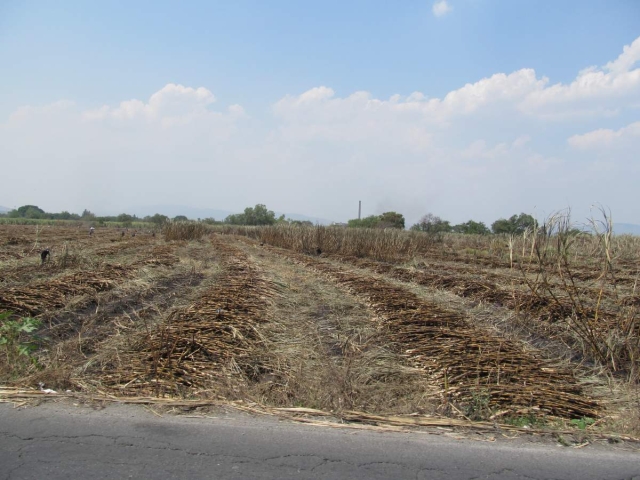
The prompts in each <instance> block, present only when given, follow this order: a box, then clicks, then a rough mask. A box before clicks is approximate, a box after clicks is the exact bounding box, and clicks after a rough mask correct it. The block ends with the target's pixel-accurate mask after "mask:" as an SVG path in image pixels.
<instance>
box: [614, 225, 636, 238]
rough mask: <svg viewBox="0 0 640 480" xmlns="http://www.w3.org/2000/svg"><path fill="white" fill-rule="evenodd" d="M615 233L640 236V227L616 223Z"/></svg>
mask: <svg viewBox="0 0 640 480" xmlns="http://www.w3.org/2000/svg"><path fill="white" fill-rule="evenodd" d="M613 233H615V234H616V235H624V234H629V235H640V225H636V224H634V223H614V224H613Z"/></svg>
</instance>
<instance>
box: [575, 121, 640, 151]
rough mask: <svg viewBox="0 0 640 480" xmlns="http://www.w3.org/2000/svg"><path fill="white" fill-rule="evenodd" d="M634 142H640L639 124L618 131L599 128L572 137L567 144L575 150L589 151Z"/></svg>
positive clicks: (635, 123) (632, 124)
mask: <svg viewBox="0 0 640 480" xmlns="http://www.w3.org/2000/svg"><path fill="white" fill-rule="evenodd" d="M634 140H635V141H638V140H640V122H634V123H631V124H630V125H627V126H626V127H623V128H621V129H619V130H611V129H608V128H601V129H598V130H594V131H592V132H588V133H584V134H582V135H573V136H572V137H570V138H569V139H568V140H567V142H568V143H569V145H570V146H571V147H573V148H575V149H578V150H589V149H602V148H609V147H618V146H622V145H623V144H624V143H625V142H629V141H634Z"/></svg>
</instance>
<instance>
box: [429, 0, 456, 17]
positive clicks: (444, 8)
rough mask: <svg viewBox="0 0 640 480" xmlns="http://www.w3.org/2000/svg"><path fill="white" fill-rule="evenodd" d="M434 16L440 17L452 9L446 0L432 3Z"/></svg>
mask: <svg viewBox="0 0 640 480" xmlns="http://www.w3.org/2000/svg"><path fill="white" fill-rule="evenodd" d="M431 10H432V11H433V14H434V15H435V16H436V17H442V16H444V15H446V14H447V13H449V12H451V10H453V7H452V6H451V5H449V4H448V3H447V0H439V1H437V2H435V3H434V4H433V7H432V9H431Z"/></svg>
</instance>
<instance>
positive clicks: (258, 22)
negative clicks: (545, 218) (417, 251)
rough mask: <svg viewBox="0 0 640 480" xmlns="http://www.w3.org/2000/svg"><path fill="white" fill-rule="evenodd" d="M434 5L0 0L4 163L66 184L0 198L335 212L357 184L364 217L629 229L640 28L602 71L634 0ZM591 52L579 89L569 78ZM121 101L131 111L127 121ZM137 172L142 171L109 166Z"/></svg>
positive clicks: (11, 170)
mask: <svg viewBox="0 0 640 480" xmlns="http://www.w3.org/2000/svg"><path fill="white" fill-rule="evenodd" d="M436 3H438V2H425V1H403V2H388V1H349V2H347V1H333V0H331V1H325V2H321V3H320V2H302V1H272V2H258V1H234V2H181V3H177V2H162V1H155V2H150V1H149V2H147V1H137V2H118V1H111V2H87V1H85V2H81V1H75V2H71V1H69V2H66V1H60V2H55V4H54V2H45V1H19V0H5V1H4V2H0V65H2V71H3V72H4V73H5V74H4V75H1V76H0V162H1V164H2V168H3V171H5V172H7V174H8V176H9V178H11V179H16V180H20V179H24V178H25V176H28V175H29V171H28V169H26V167H25V165H26V164H27V163H30V164H32V165H36V164H37V165H39V164H46V163H47V162H48V164H52V163H54V164H55V165H56V167H55V168H56V169H57V171H56V172H55V173H54V174H52V175H53V177H55V178H57V180H58V186H65V187H69V188H73V189H75V190H76V191H74V192H72V193H71V192H69V191H63V192H61V191H59V189H56V188H52V187H51V186H50V183H51V182H49V183H47V182H46V181H44V180H35V183H36V184H37V185H38V188H37V189H36V190H37V191H36V192H29V191H25V189H24V188H22V189H21V188H18V187H15V188H9V189H8V190H5V191H3V192H0V205H5V206H9V207H12V206H14V205H20V204H23V203H38V204H39V205H40V206H42V207H43V208H45V209H47V210H59V209H63V208H64V209H68V210H76V211H77V210H82V209H83V208H92V209H94V210H97V211H114V210H116V211H117V210H120V209H126V208H128V207H132V206H136V205H140V204H154V203H156V204H157V203H175V204H187V205H192V206H194V207H211V208H221V209H229V210H236V209H241V208H243V207H244V206H247V205H250V204H253V203H256V202H263V203H267V205H268V206H269V207H271V208H274V209H277V210H280V211H289V212H299V213H307V214H309V215H313V216H318V217H326V218H331V219H335V220H344V219H346V218H348V217H349V216H350V215H349V214H348V213H345V212H344V209H345V207H344V206H345V205H352V204H353V203H354V202H355V203H356V204H357V200H358V199H362V200H363V202H364V203H365V205H367V206H368V208H369V211H367V213H378V210H381V209H383V210H384V209H387V208H394V209H398V210H400V211H403V213H405V215H406V216H407V217H408V218H409V219H410V220H415V219H417V217H419V216H420V214H421V212H424V213H426V212H430V211H432V212H434V213H437V214H439V215H441V216H443V217H445V218H450V219H451V220H452V221H455V222H457V221H465V220H467V219H468V218H475V219H479V220H484V221H487V222H490V221H492V220H493V219H495V218H498V217H500V216H506V215H511V214H512V213H518V212H520V211H532V210H534V209H535V210H536V211H537V212H540V213H542V214H544V213H549V212H550V211H552V210H553V209H555V208H558V209H559V208H564V207H566V206H571V207H572V208H574V211H576V212H577V213H578V214H579V215H583V214H588V209H589V207H590V205H591V204H592V203H593V202H600V203H603V204H605V205H608V206H610V207H611V208H612V210H613V211H614V215H616V212H617V216H618V217H619V218H618V219H619V220H620V221H628V222H635V223H640V216H638V215H639V214H638V213H637V211H636V209H635V208H631V207H630V206H629V205H630V203H631V202H633V201H634V197H633V188H634V184H633V183H632V182H631V180H630V178H631V177H632V176H633V175H636V174H637V173H638V166H637V160H636V159H635V157H633V156H632V155H631V154H630V153H629V152H630V151H631V150H632V149H633V148H634V147H636V146H638V137H639V136H640V135H636V127H635V123H636V122H638V120H640V80H638V78H637V77H638V75H636V74H635V73H634V72H639V71H637V69H638V67H639V65H638V63H637V60H638V58H640V53H639V54H636V50H638V51H639V52H640V43H638V47H633V48H631V53H630V54H629V55H627V57H625V58H626V60H625V62H626V63H625V65H624V68H623V70H624V71H622V72H621V71H619V70H620V69H618V70H616V71H615V72H613V73H612V71H610V70H608V69H607V68H605V66H606V65H607V64H608V63H609V62H613V61H615V60H616V59H617V58H618V57H619V56H620V55H621V54H622V53H623V48H624V46H625V45H627V46H632V44H633V42H634V41H635V40H636V39H637V38H638V37H640V2H637V1H634V0H620V1H584V0H583V1H569V0H567V1H562V2H552V1H529V0H519V1H506V0H502V1H498V0H447V2H445V4H443V5H441V11H444V13H443V14H442V15H440V16H438V15H436V14H435V12H436V10H437V9H436V8H435V4H436ZM633 45H635V44H633ZM629 59H630V60H629ZM629 62H630V64H629ZM593 66H595V67H596V69H597V72H595V73H594V74H593V81H594V82H596V87H593V88H595V90H594V89H593V88H592V87H589V86H588V84H590V83H589V82H591V80H589V79H587V83H586V84H584V85H583V87H584V88H582V87H580V82H579V81H578V79H579V75H580V72H581V71H583V70H585V69H587V68H589V67H593ZM517 72H520V73H519V74H517V75H516V73H517ZM526 72H530V73H526ZM531 72H532V73H531ZM500 74H504V75H505V76H506V77H507V80H506V81H505V82H506V83H505V82H502V81H501V79H500V78H498V77H496V75H500ZM607 74H609V77H607V76H606V75H607ZM510 75H513V77H509V76H510ZM603 75H604V76H605V77H604V78H602V76H603ZM639 75H640V74H639ZM483 79H489V81H488V82H486V85H485V84H483V83H482V81H483ZM583 79H584V78H583ZM600 81H601V82H602V83H601V84H599V83H598V82H600ZM574 82H577V83H576V86H575V88H574V89H573V90H572V88H571V85H572V84H573V83H574ZM583 83H584V82H583ZM466 84H470V85H475V87H474V88H472V89H470V90H468V91H463V92H462V94H458V97H460V96H461V95H462V98H461V99H460V100H456V101H455V102H450V103H451V104H450V105H448V106H447V105H445V102H444V99H445V97H447V95H448V94H451V92H456V91H459V90H460V89H463V87H464V86H465V85H466ZM558 84H559V85H560V87H559V91H554V89H553V87H554V85H558ZM169 85H175V86H176V88H173V87H169V88H168V89H167V87H168V86H169ZM585 85H586V86H585ZM598 85H599V86H598ZM178 86H179V88H178ZM485 87H486V88H485ZM562 87H566V88H565V89H564V90H562ZM322 88H325V90H322ZM580 88H582V90H580ZM598 88H600V90H598ZM198 89H205V90H206V91H207V92H208V94H205V93H201V94H197V93H195V92H197V91H199V90H198ZM314 89H315V90H314ZM158 92H159V93H160V95H159V96H157V97H156V100H157V102H156V103H155V104H153V102H152V101H151V100H150V99H151V97H152V95H154V94H155V93H158ZM201 92H202V91H201ZM305 92H312V93H310V94H309V95H307V96H306V97H304V98H305V99H306V100H304V101H301V98H302V96H303V95H304V94H305ZM314 92H315V93H314ZM357 92H368V97H367V98H364V97H363V96H362V95H360V96H358V95H357ZM413 92H421V94H422V97H421V98H420V99H417V98H416V97H411V98H409V99H408V98H407V97H409V96H410V95H411V94H412V93H413ZM465 92H466V93H465ZM395 94H399V95H400V96H401V98H400V99H399V100H391V99H392V96H393V95H395ZM467 94H469V95H467ZM163 95H164V98H165V100H166V98H169V97H171V99H172V100H171V102H169V103H170V104H171V109H170V110H163V109H164V108H165V107H166V105H168V103H167V102H166V101H165V100H162V101H160V100H161V97H162V96H163ZM354 95H355V96H354ZM454 96H455V95H454ZM478 96H480V98H481V102H480V104H478V98H479V97H478ZM448 98H450V99H451V97H448ZM456 98H457V97H456ZM133 99H136V100H138V101H140V102H141V104H142V105H146V106H147V107H146V110H145V107H144V106H138V107H139V108H138V107H136V108H134V110H135V111H133V110H127V112H129V113H127V114H126V115H124V116H123V114H122V110H118V108H119V106H120V105H121V102H126V101H130V100H133ZM429 99H439V100H440V101H442V105H441V106H437V105H433V106H427V105H426V104H427V102H428V101H429ZM61 101H64V102H61ZM183 101H184V102H183ZM380 102H382V103H380ZM397 102H400V104H397ZM178 104H179V105H178ZM402 104H404V106H402ZM52 105H54V106H52ZM136 105H137V104H136ZM153 105H156V106H155V107H154V106H153ZM159 105H162V107H160V106H159ZM25 106H29V107H30V108H28V109H26V110H25V109H24V107H25ZM47 106H49V107H47ZM101 108H103V110H102V114H94V115H91V114H88V113H87V112H94V113H95V112H96V111H98V110H99V109H101ZM229 108H231V110H229ZM16 112H22V113H21V114H19V115H17V116H16ZM25 112H26V113H25ZM136 112H137V113H136ZM145 112H146V113H145ZM371 112H373V113H371ZM89 117H90V118H89ZM125 117H126V119H125ZM178 117H180V119H181V120H180V121H175V120H176V118H178ZM16 118H17V120H16ZM172 119H173V120H172ZM125 120H126V121H125ZM601 130H604V131H605V132H604V133H593V132H599V131H601ZM607 132H609V133H607ZM588 134H592V135H591V136H590V137H584V135H588ZM3 135H4V137H3ZM607 135H608V136H607ZM577 136H583V137H577ZM159 137H162V141H161V142H159V141H158V138H159ZM3 138H4V139H5V140H6V142H4V144H5V146H4V148H3V147H2V143H3V142H2V140H3ZM571 138H573V140H571V141H570V139H571ZM38 139H42V141H39V140H38ZM594 142H595V143H594ZM598 142H599V143H598ZM629 142H630V143H629ZM159 143H161V145H160V144H159ZM7 144H8V145H7ZM38 144H41V145H38ZM97 146H103V148H98V147H97ZM532 165H537V167H532ZM114 172H120V174H116V173H114ZM149 172H154V173H153V175H155V177H154V178H155V180H154V182H152V183H153V184H155V186H152V185H146V183H147V182H144V181H139V180H140V179H141V178H140V179H139V180H138V181H134V180H132V179H130V178H128V179H127V178H126V177H131V176H140V177H142V176H145V177H147V178H148V176H149V175H150V173H149ZM363 172H365V173H364V174H363ZM96 178H102V179H105V178H108V179H110V182H111V183H109V184H108V185H105V184H104V182H102V181H97V180H96ZM527 178H529V180H530V181H531V182H533V185H535V186H536V188H535V189H534V188H533V185H532V184H528V185H527V184H523V183H522V182H523V179H527ZM205 179H214V180H212V181H215V182H221V183H222V184H223V185H220V184H219V183H216V186H215V188H210V187H209V184H208V183H207V182H206V181H205ZM560 179H562V180H563V181H560ZM39 182H40V183H39ZM238 182H239V183H238ZM525 183H526V182H525ZM230 184H234V185H235V186H236V187H235V188H233V189H231V190H228V192H227V189H228V188H230V187H229V185H230ZM238 185H245V187H246V188H237V187H238ZM132 189H136V190H137V193H136V194H132V193H131V190H132ZM63 190H66V189H64V188H63ZM212 190H213V191H212ZM625 191H626V192H627V193H625ZM167 192H173V195H174V197H170V198H167ZM327 193H330V195H329V197H330V198H327ZM468 195H472V198H467V196H468Z"/></svg>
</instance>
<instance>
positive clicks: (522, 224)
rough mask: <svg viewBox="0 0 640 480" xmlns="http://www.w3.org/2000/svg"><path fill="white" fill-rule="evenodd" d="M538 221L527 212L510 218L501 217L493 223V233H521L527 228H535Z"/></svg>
mask: <svg viewBox="0 0 640 480" xmlns="http://www.w3.org/2000/svg"><path fill="white" fill-rule="evenodd" d="M537 225H538V223H537V222H536V219H535V218H533V217H532V216H531V215H527V214H526V213H521V214H520V215H512V216H511V217H510V218H509V219H504V218H501V219H499V220H496V221H495V222H493V223H492V224H491V230H492V231H493V233H506V234H510V235H520V234H522V233H523V232H524V231H525V230H526V229H529V230H534V229H535V228H536V227H537Z"/></svg>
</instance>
